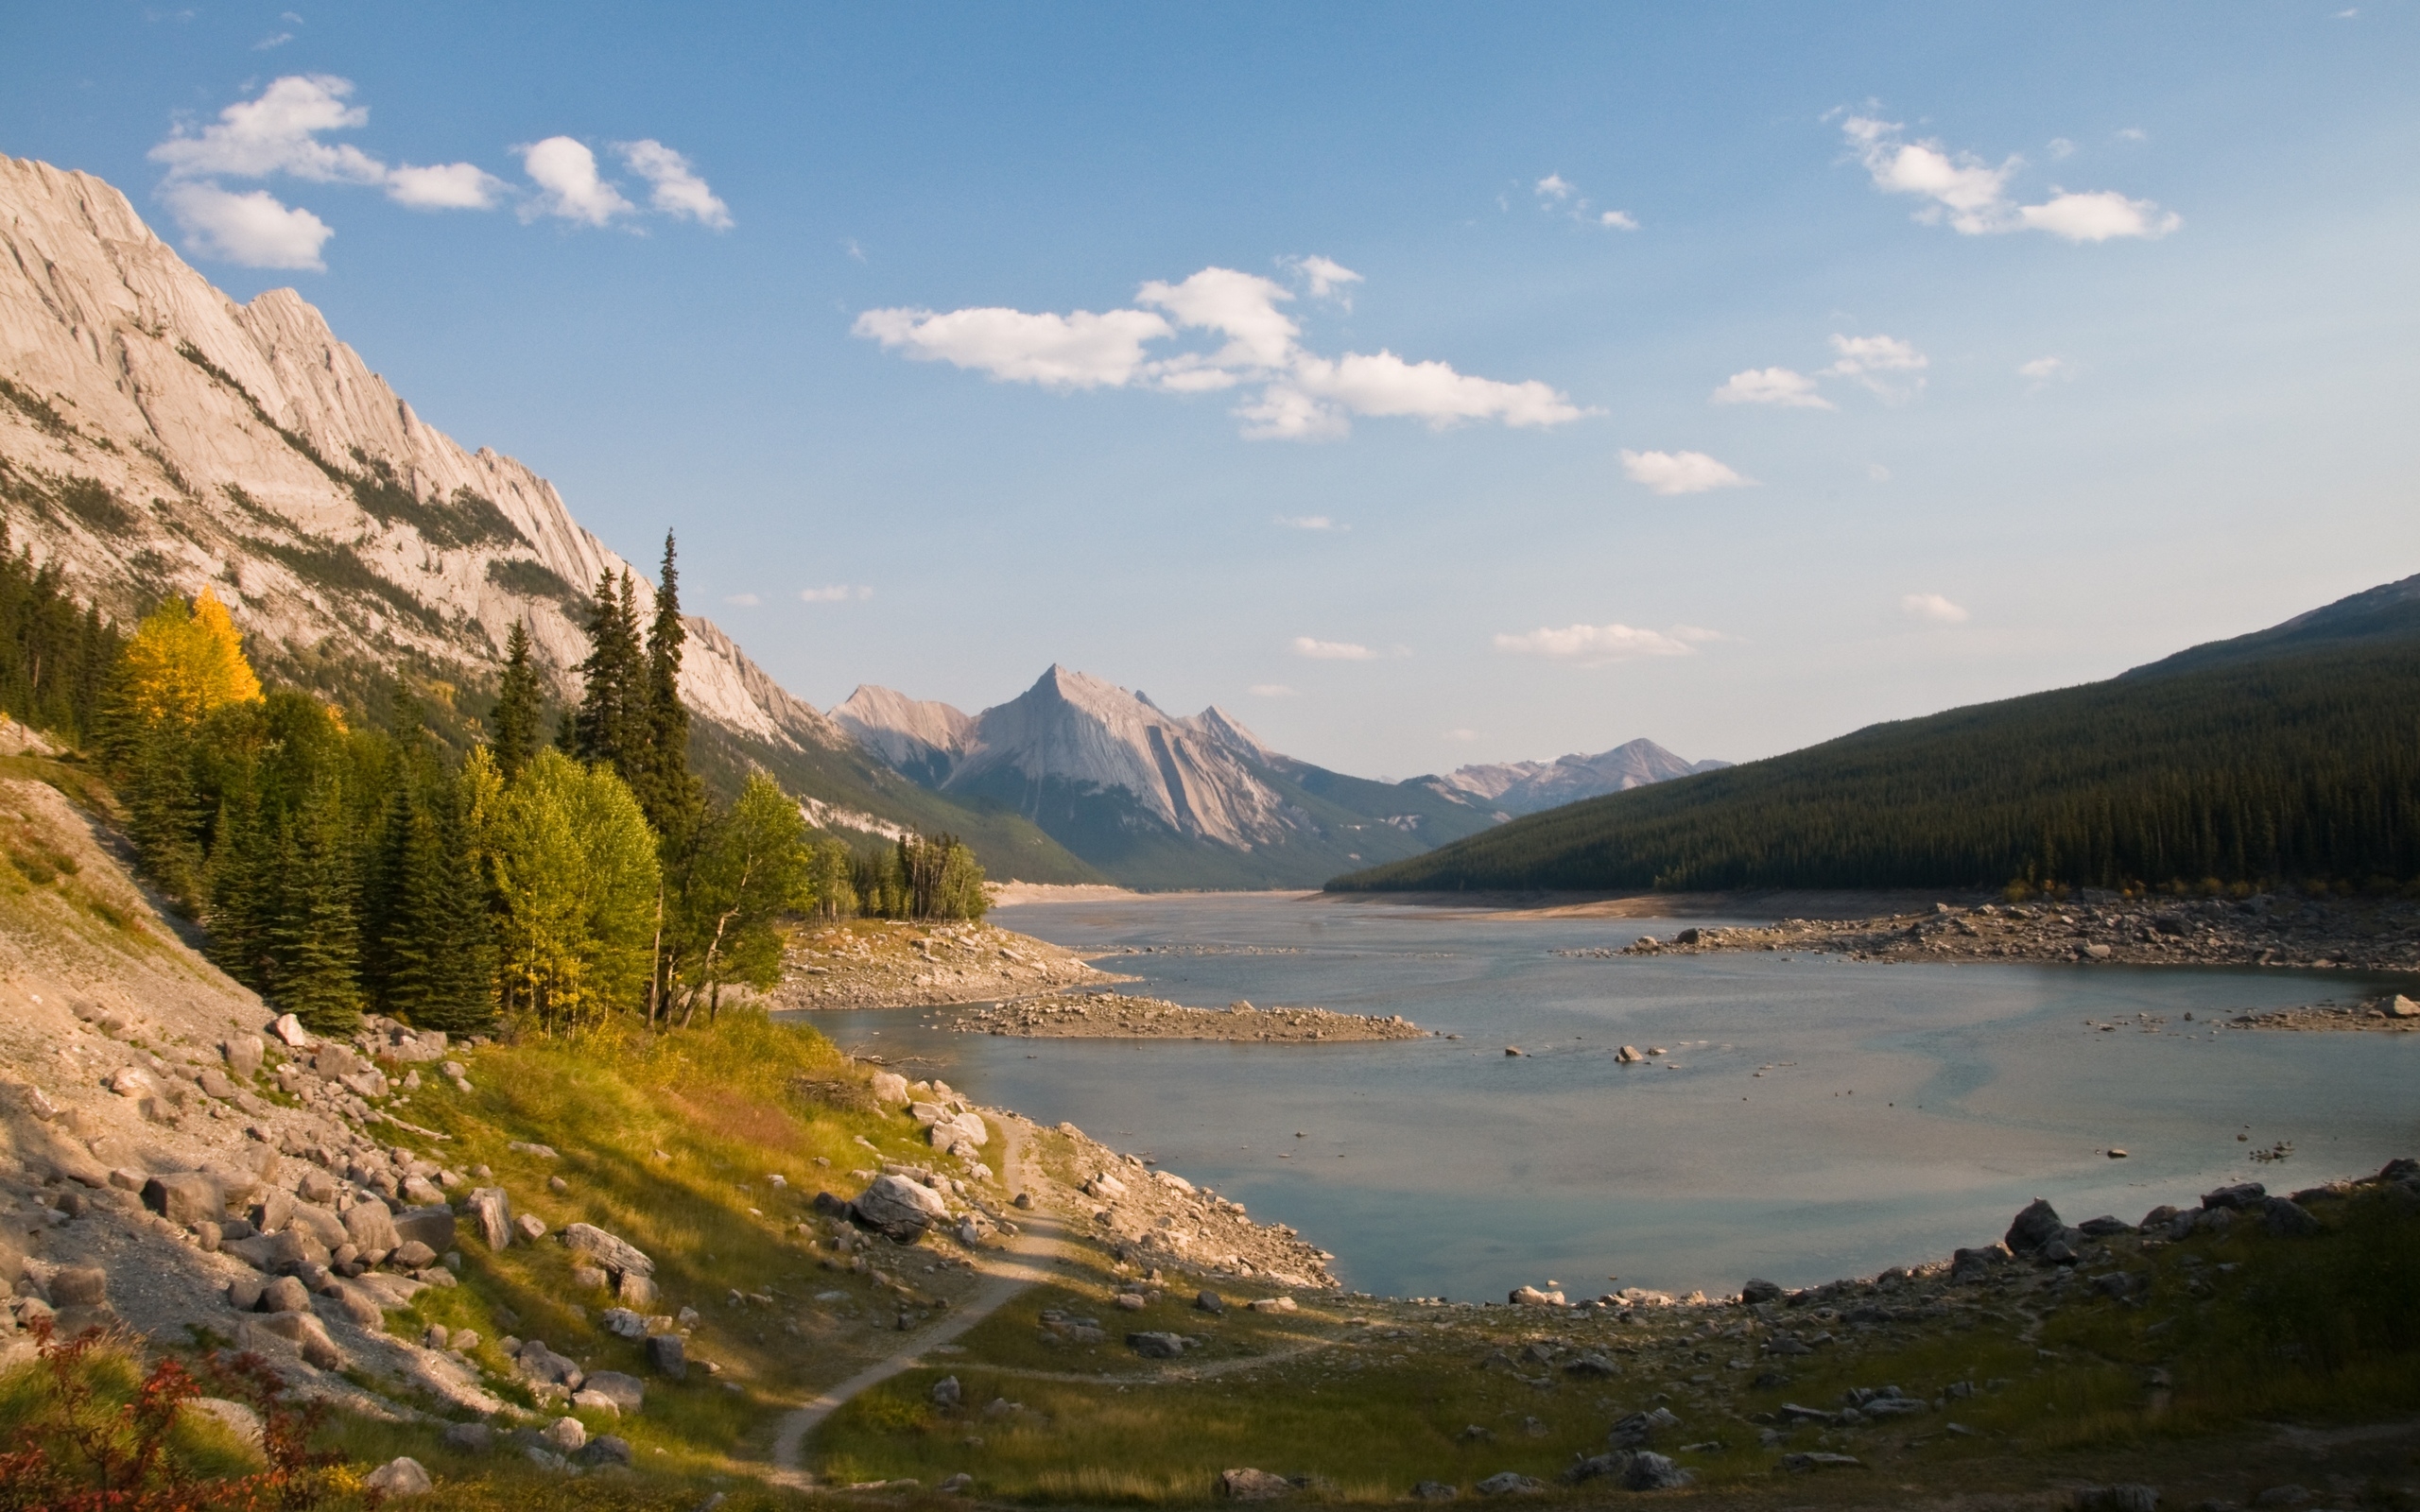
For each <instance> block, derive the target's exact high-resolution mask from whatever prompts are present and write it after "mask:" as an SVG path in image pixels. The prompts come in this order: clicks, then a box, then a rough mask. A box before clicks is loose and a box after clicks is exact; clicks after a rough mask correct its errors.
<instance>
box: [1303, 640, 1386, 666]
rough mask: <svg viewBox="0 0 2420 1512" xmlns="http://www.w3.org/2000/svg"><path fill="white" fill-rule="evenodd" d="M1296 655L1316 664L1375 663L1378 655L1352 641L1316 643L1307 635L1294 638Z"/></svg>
mask: <svg viewBox="0 0 2420 1512" xmlns="http://www.w3.org/2000/svg"><path fill="white" fill-rule="evenodd" d="M1294 654H1295V655H1296V656H1300V657H1308V658H1310V659H1311V660H1312V661H1314V662H1374V661H1376V660H1377V657H1378V653H1377V652H1375V651H1373V650H1371V649H1370V648H1369V647H1368V646H1366V645H1356V644H1353V643H1352V642H1351V641H1314V640H1312V639H1311V638H1310V637H1309V636H1307V635H1298V636H1296V637H1294Z"/></svg>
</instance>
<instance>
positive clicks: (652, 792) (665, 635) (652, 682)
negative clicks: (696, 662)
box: [631, 530, 705, 846]
mask: <svg viewBox="0 0 2420 1512" xmlns="http://www.w3.org/2000/svg"><path fill="white" fill-rule="evenodd" d="M688 637H689V632H688V628H687V627H685V626H683V624H682V623H681V574H680V568H679V566H678V565H677V564H676V563H675V561H674V559H673V543H672V532H670V531H668V530H667V531H666V532H665V533H664V576H663V580H662V582H661V583H660V584H659V585H658V587H657V588H656V591H655V623H654V624H653V625H652V626H650V627H648V642H647V680H646V684H645V692H646V696H645V702H644V706H643V711H642V717H643V718H644V720H645V722H646V735H645V744H644V745H643V747H642V748H641V756H642V765H641V769H640V771H639V772H638V774H637V775H636V776H635V777H634V778H632V779H631V790H632V791H633V792H635V793H636V794H637V795H638V799H639V803H640V805H641V806H642V807H643V808H645V809H646V810H647V816H648V823H650V824H652V825H654V826H655V830H656V833H658V834H661V835H663V836H665V838H666V842H667V843H669V844H672V845H675V846H678V845H681V844H683V837H685V836H686V835H688V834H689V833H690V832H692V831H693V830H695V829H696V828H697V825H698V819H699V816H700V808H701V807H702V806H703V803H704V801H705V788H704V784H703V783H701V782H700V781H699V780H698V779H697V777H696V776H694V775H693V774H692V773H691V772H690V770H689V706H688V705H686V704H684V703H683V702H682V701H681V648H682V646H683V644H685V643H686V642H687V640H688Z"/></svg>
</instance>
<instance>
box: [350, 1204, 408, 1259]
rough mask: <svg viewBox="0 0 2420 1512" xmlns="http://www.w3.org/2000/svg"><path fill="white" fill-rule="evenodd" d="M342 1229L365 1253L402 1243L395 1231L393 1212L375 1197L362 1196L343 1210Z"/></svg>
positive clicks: (387, 1249) (381, 1250)
mask: <svg viewBox="0 0 2420 1512" xmlns="http://www.w3.org/2000/svg"><path fill="white" fill-rule="evenodd" d="M344 1229H345V1233H346V1234H347V1236H349V1237H350V1238H351V1239H352V1241H353V1242H354V1244H355V1245H358V1246H360V1247H361V1248H362V1250H363V1251H364V1252H365V1253H366V1252H369V1251H372V1250H376V1251H378V1252H381V1253H384V1252H387V1251H389V1250H392V1249H394V1248H395V1247H396V1246H399V1245H401V1244H402V1243H403V1237H402V1236H401V1235H399V1234H398V1233H396V1232H395V1215H394V1213H393V1212H391V1211H389V1210H388V1207H387V1205H386V1204H385V1203H383V1202H381V1201H379V1200H378V1199H377V1198H375V1197H363V1198H361V1199H360V1200H359V1201H356V1202H355V1203H354V1205H353V1206H352V1207H350V1208H347V1209H345V1210H344Z"/></svg>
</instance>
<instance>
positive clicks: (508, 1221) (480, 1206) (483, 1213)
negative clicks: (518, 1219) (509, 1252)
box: [465, 1187, 512, 1249]
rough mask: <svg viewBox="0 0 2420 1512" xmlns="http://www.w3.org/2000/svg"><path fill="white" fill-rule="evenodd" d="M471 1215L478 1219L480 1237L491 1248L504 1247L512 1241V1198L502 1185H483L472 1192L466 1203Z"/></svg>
mask: <svg viewBox="0 0 2420 1512" xmlns="http://www.w3.org/2000/svg"><path fill="white" fill-rule="evenodd" d="M465 1206H466V1207H468V1208H469V1209H470V1211H471V1216H472V1217H473V1218H475V1219H477V1220H478V1225H479V1237H481V1238H482V1239H485V1240H486V1241H487V1242H488V1247H489V1248H490V1249H503V1248H506V1247H507V1246H510V1244H511V1243H512V1199H511V1198H510V1197H509V1196H506V1195H505V1192H504V1188H502V1187H481V1188H479V1189H478V1190H477V1191H475V1192H474V1193H472V1194H471V1199H470V1201H469V1202H468V1203H466V1204H465Z"/></svg>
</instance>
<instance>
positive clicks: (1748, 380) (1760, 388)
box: [1714, 368, 1833, 409]
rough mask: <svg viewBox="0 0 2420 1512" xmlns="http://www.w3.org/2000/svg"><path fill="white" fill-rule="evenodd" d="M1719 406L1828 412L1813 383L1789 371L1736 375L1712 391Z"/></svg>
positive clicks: (1763, 370)
mask: <svg viewBox="0 0 2420 1512" xmlns="http://www.w3.org/2000/svg"><path fill="white" fill-rule="evenodd" d="M1714 402H1715V403H1716V404H1776V405H1779V406H1781V407H1782V408H1784V409H1830V408H1832V407H1833V405H1832V402H1831V401H1830V400H1828V399H1825V398H1824V396H1823V395H1822V394H1820V393H1818V392H1816V391H1815V380H1814V379H1812V378H1809V377H1807V376H1806V374H1805V373H1803V372H1794V371H1792V370H1791V369H1788V368H1751V369H1748V370H1747V371H1746V372H1735V373H1733V374H1732V375H1731V376H1730V377H1729V378H1728V379H1726V380H1724V382H1723V385H1722V387H1720V388H1718V389H1716V390H1715V391H1714Z"/></svg>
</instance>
